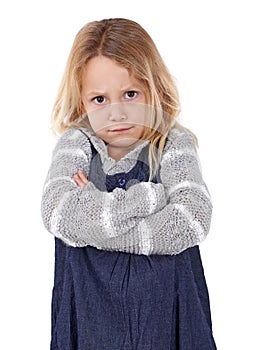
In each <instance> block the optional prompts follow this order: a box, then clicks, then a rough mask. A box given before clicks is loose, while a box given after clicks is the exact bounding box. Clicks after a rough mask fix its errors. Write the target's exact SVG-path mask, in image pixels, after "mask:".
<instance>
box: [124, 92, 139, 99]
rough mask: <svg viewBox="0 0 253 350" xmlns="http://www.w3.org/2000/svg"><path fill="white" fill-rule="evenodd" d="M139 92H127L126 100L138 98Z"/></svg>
mask: <svg viewBox="0 0 253 350" xmlns="http://www.w3.org/2000/svg"><path fill="white" fill-rule="evenodd" d="M137 94H138V93H137V91H135V90H131V91H127V92H126V93H125V98H126V99H132V98H135V97H136V96H137Z"/></svg>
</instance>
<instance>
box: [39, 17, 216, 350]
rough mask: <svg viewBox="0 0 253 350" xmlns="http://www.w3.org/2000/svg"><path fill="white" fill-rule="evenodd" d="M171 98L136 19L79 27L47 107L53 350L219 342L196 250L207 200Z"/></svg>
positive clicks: (45, 211)
mask: <svg viewBox="0 0 253 350" xmlns="http://www.w3.org/2000/svg"><path fill="white" fill-rule="evenodd" d="M178 112H179V102H178V95H177V90H176V88H175V85H174V83H173V81H172V78H171V76H170V74H169V72H168V70H167V69H166V67H165V64H164V62H163V60H162V58H161V57H160V55H159V53H158V51H157V49H156V47H155V44H154V43H153V41H152V40H151V38H150V37H149V35H148V34H147V33H146V31H145V30H144V29H143V28H142V27H141V26H140V25H138V24H137V23H135V22H133V21H130V20H126V19H108V20H101V21H95V22H92V23H89V24H87V25H86V26H84V27H83V28H82V29H81V30H80V32H79V33H78V34H77V36H76V38H75V41H74V44H73V47H72V50H71V52H70V56H69V59H68V63H67V66H66V70H65V74H64V76H63V80H62V84H61V86H60V89H59V94H58V97H57V100H56V103H55V106H54V111H53V129H54V130H55V131H57V132H59V133H61V134H62V135H61V137H60V139H59V141H58V142H57V144H56V147H55V149H54V152H53V157H52V164H51V166H50V169H49V172H48V176H47V179H46V181H45V186H44V191H43V198H42V217H43V221H44V224H45V227H46V228H47V230H48V231H49V232H51V233H52V234H53V235H54V236H55V280H54V289H53V296H52V339H51V350H56V349H57V350H74V349H75V350H77V349H78V350H105V349H108V350H120V349H122V350H168V349H171V350H175V349H180V350H211V349H216V346H215V342H214V339H213V336H212V325H211V315H210V305H209V297H208V290H207V286H206V282H205V277H204V271H203V267H202V263H201V257H200V252H199V246H198V245H199V243H200V242H201V241H202V240H203V239H204V238H205V237H206V235H207V233H208V231H209V226H210V219H211V212H212V204H211V200H210V195H209V192H208V190H207V187H206V185H205V183H204V181H203V179H202V175H201V171H200V165H199V162H198V157H197V153H196V147H195V140H194V137H193V136H192V134H191V133H190V132H188V131H187V130H186V129H185V128H183V127H182V126H179V125H178V124H177V123H176V122H175V118H176V116H177V115H178Z"/></svg>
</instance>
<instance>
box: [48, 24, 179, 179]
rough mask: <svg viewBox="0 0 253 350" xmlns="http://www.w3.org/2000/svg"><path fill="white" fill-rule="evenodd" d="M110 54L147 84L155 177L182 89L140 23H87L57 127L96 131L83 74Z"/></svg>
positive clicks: (55, 117) (69, 68)
mask: <svg viewBox="0 0 253 350" xmlns="http://www.w3.org/2000/svg"><path fill="white" fill-rule="evenodd" d="M99 55H103V56H105V57H108V58H110V59H112V60H114V61H115V62H117V63H119V64H120V65H121V66H123V67H124V68H126V69H127V70H128V71H129V73H131V74H133V76H134V77H135V78H136V79H137V80H138V81H139V82H140V83H141V84H142V86H143V88H144V90H145V93H146V96H147V100H148V104H149V106H150V111H152V112H151V113H150V115H149V127H148V128H146V129H145V130H146V131H145V134H144V139H149V140H150V145H149V165H150V175H149V180H151V179H152V178H153V176H154V175H155V173H156V171H157V168H158V163H159V159H160V157H161V154H162V151H163V148H164V145H165V142H166V137H167V135H168V133H169V131H170V129H171V127H172V125H174V124H175V120H176V117H177V115H178V113H179V111H180V106H179V98H178V91H177V88H176V86H175V83H174V81H173V78H172V76H171V75H170V73H169V71H168V69H167V67H166V65H165V63H164V61H163V59H162V58H161V55H160V54H159V52H158V50H157V48H156V46H155V44H154V42H153V40H152V39H151V37H150V36H149V34H148V33H147V32H146V31H145V30H144V29H143V28H142V27H141V26H140V25H139V24H138V23H136V22H134V21H132V20H129V19H124V18H112V19H104V20H101V21H94V22H90V23H88V24H86V25H85V26H84V27H83V28H82V29H81V30H80V31H79V32H78V33H77V35H76V38H75V40H74V43H73V46H72V49H71V51H70V54H69V58H68V61H67V65H66V68H65V72H64V75H63V78H62V82H61V85H60V88H59V91H58V95H57V98H56V101H55V104H54V108H53V113H52V129H53V130H54V131H55V132H56V133H60V134H61V133H63V132H64V131H65V130H67V129H69V128H79V127H86V128H88V129H91V126H90V123H89V121H88V118H81V116H82V115H83V114H85V111H84V106H83V103H82V99H81V93H82V79H81V76H82V72H83V70H84V69H85V66H86V64H87V62H88V61H89V60H90V59H91V58H93V57H96V56H99Z"/></svg>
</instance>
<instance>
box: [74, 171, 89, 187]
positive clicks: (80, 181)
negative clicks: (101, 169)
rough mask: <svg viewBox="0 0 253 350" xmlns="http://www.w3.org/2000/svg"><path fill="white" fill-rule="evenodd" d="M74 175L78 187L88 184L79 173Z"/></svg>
mask: <svg viewBox="0 0 253 350" xmlns="http://www.w3.org/2000/svg"><path fill="white" fill-rule="evenodd" d="M73 177H74V180H75V182H76V184H77V186H78V187H84V186H85V185H86V184H85V182H84V181H83V180H82V179H81V178H80V176H79V175H77V174H75V175H74V176H73Z"/></svg>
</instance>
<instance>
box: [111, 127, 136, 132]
mask: <svg viewBox="0 0 253 350" xmlns="http://www.w3.org/2000/svg"><path fill="white" fill-rule="evenodd" d="M130 129H132V126H130V127H129V128H117V129H113V130H109V131H111V132H121V131H127V130H130Z"/></svg>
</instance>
